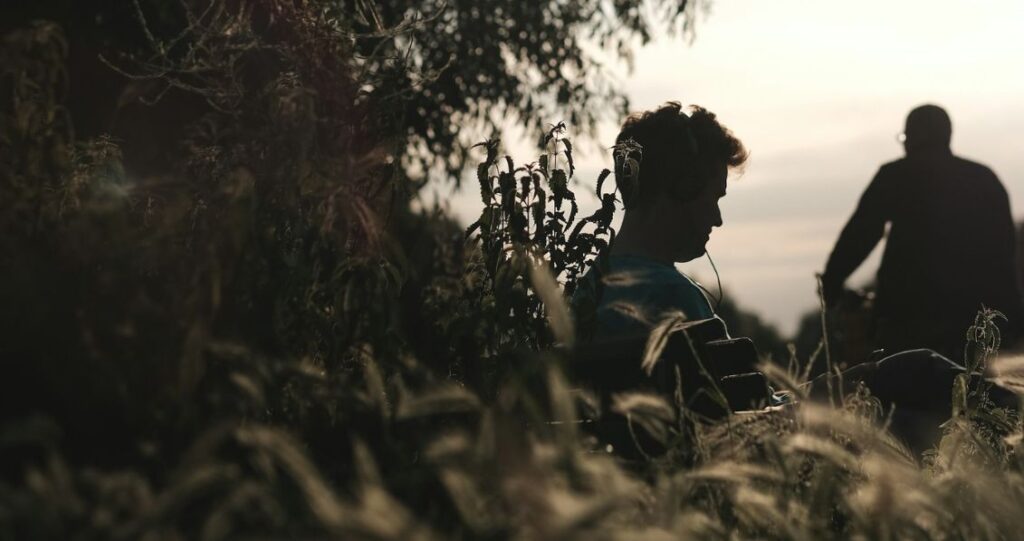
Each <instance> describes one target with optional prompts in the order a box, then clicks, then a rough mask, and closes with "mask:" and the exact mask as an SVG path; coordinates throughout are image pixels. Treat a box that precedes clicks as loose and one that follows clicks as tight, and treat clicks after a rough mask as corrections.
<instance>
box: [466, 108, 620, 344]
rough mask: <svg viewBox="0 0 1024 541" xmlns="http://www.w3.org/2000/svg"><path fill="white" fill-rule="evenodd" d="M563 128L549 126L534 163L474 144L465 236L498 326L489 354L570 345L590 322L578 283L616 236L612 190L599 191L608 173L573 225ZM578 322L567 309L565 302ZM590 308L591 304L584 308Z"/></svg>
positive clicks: (495, 146) (569, 153) (570, 168)
mask: <svg viewBox="0 0 1024 541" xmlns="http://www.w3.org/2000/svg"><path fill="white" fill-rule="evenodd" d="M565 132H566V126H565V124H564V123H559V124H557V125H555V126H552V127H551V128H550V130H548V132H547V133H546V134H545V135H544V137H543V139H542V143H543V147H544V150H545V152H544V154H542V155H541V156H540V158H539V160H538V161H536V162H532V163H528V164H526V165H520V166H518V167H517V166H516V164H515V162H514V161H513V159H512V157H510V156H504V157H501V156H499V143H500V142H499V141H498V140H489V141H485V142H482V143H479V144H478V145H476V146H477V147H483V148H484V149H485V150H486V157H485V158H484V161H483V162H481V163H480V164H479V165H478V166H477V180H478V182H479V184H480V199H481V201H482V202H483V204H484V208H483V210H482V211H481V213H480V219H478V220H477V221H476V222H474V223H473V224H472V225H471V226H470V227H469V229H468V230H467V232H466V236H467V240H468V242H470V243H471V244H472V245H473V246H474V248H475V252H474V256H473V257H474V259H475V261H474V263H475V265H473V264H472V263H471V266H475V268H476V269H477V270H478V272H482V273H483V274H484V275H485V277H486V279H485V281H486V285H485V287H484V288H482V290H481V292H480V294H481V298H480V299H479V300H480V301H481V307H483V308H485V309H491V308H493V310H494V312H493V313H494V314H495V319H496V323H497V325H496V326H497V328H499V329H501V330H500V332H498V333H497V334H496V335H495V336H493V337H492V342H491V344H489V346H490V348H491V349H492V352H495V353H496V352H500V351H503V350H507V349H510V348H516V347H524V346H525V347H528V348H531V349H544V348H547V347H549V346H551V345H553V344H555V343H560V344H563V345H571V344H572V342H573V340H574V337H575V335H576V330H577V329H576V323H580V324H581V325H582V326H586V325H589V319H592V317H591V316H592V314H591V315H590V316H588V315H587V312H588V311H589V312H592V306H587V303H586V302H582V303H581V302H579V298H592V297H593V296H592V295H589V292H587V291H581V289H586V288H587V286H586V285H584V282H586V281H585V280H584V279H583V278H584V276H585V275H586V273H587V271H588V270H589V269H590V268H591V267H592V266H593V265H595V264H596V265H601V264H603V261H605V260H606V258H607V252H608V250H607V248H608V247H609V246H610V244H611V242H612V241H613V240H614V239H615V230H614V229H613V228H612V219H613V218H614V216H615V210H616V203H617V201H618V199H617V197H616V192H615V189H614V188H612V189H611V190H609V191H605V190H604V183H605V180H607V178H608V176H609V175H610V174H611V171H609V170H608V169H604V170H603V171H601V173H600V175H598V178H597V185H596V193H597V196H598V198H599V199H600V201H601V204H600V207H599V208H598V209H597V210H596V211H595V212H594V213H593V214H591V215H589V216H586V217H584V218H582V219H579V220H577V216H578V214H579V205H578V203H577V200H576V194H575V193H574V192H573V190H572V188H571V187H570V184H572V183H576V180H575V179H574V178H573V176H574V174H575V172H576V167H575V163H574V161H573V148H572V143H571V142H570V140H569V139H568V138H567V137H566V136H565ZM574 295H575V296H576V297H579V298H577V299H574V300H576V301H577V302H575V303H574V304H576V305H577V306H581V305H582V308H581V309H579V310H577V319H578V321H576V322H574V318H573V316H572V315H571V314H570V312H569V308H568V305H569V302H567V301H568V300H569V299H573V297H574ZM591 304H592V303H591Z"/></svg>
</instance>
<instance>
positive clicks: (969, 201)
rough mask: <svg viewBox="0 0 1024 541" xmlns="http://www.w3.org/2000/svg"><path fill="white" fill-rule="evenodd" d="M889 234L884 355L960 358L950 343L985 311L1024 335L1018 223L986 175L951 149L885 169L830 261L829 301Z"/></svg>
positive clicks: (883, 288)
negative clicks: (916, 352) (914, 351)
mask: <svg viewBox="0 0 1024 541" xmlns="http://www.w3.org/2000/svg"><path fill="white" fill-rule="evenodd" d="M886 224H889V225H890V228H889V234H888V240H887V241H886V246H885V253H884V255H883V256H882V263H881V266H880V267H879V269H878V282H877V296H876V301H875V321H876V323H877V327H878V334H879V336H880V337H881V338H880V343H879V345H880V346H882V347H888V348H890V349H896V348H910V347H932V348H935V349H939V350H940V351H944V352H946V353H947V354H950V355H954V356H956V355H957V351H956V350H957V349H958V348H957V347H955V346H953V345H950V344H949V342H951V341H956V342H957V343H962V341H963V336H964V332H965V331H966V329H967V327H968V326H970V324H971V322H972V321H973V319H974V316H975V314H976V313H977V311H978V309H979V308H980V307H981V306H982V305H984V306H986V307H989V308H995V309H997V310H1000V311H1001V312H1003V313H1004V314H1005V315H1006V316H1007V317H1008V318H1009V325H1004V326H1003V329H1004V331H1006V332H1008V333H1009V334H1011V335H1016V334H1017V333H1018V331H1017V329H1019V328H1021V324H1022V323H1024V322H1022V321H1021V319H1022V316H1024V306H1022V302H1021V294H1020V289H1019V286H1018V282H1017V272H1016V263H1015V246H1016V243H1015V240H1014V238H1015V231H1014V225H1013V218H1012V216H1011V215H1010V204H1009V199H1008V197H1007V194H1006V190H1005V189H1004V188H1003V185H1002V183H1000V182H999V179H998V178H997V177H996V175H995V174H994V173H993V172H992V171H991V170H990V169H988V168H987V167H985V166H984V165H981V164H978V163H974V162H971V161H968V160H964V159H961V158H958V157H956V156H954V155H953V154H952V153H950V152H949V151H948V149H943V150H935V151H930V152H923V153H919V154H911V155H909V156H908V157H906V158H904V159H901V160H897V161H894V162H891V163H887V164H885V165H883V166H882V167H881V168H880V169H879V170H878V174H876V175H875V178H874V179H873V180H872V181H871V184H870V185H869V186H868V187H867V189H866V190H865V192H864V195H863V196H862V197H861V200H860V203H859V204H858V205H857V209H856V211H855V212H854V214H853V216H852V217H851V218H850V221H849V222H848V223H847V224H846V227H845V228H844V229H843V232H842V234H841V235H840V237H839V240H838V241H837V242H836V246H835V248H834V249H833V251H832V254H831V256H830V257H829V260H828V264H827V265H826V267H825V273H824V276H823V285H824V289H825V294H826V300H828V299H830V298H836V297H837V293H839V292H840V291H841V289H842V287H843V282H844V281H845V280H846V278H847V277H848V276H849V275H850V273H852V272H853V271H854V269H856V268H857V267H858V266H859V265H860V264H861V262H862V261H863V260H864V258H865V257H867V255H868V254H869V253H870V252H871V250H872V249H873V248H874V246H875V245H876V244H877V243H878V240H879V239H881V238H882V236H883V234H884V232H885V226H886ZM954 335H955V336H954ZM943 341H945V342H946V343H938V342H943Z"/></svg>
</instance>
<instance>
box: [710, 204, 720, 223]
mask: <svg viewBox="0 0 1024 541" xmlns="http://www.w3.org/2000/svg"><path fill="white" fill-rule="evenodd" d="M711 225H712V226H714V227H722V209H720V208H718V207H715V216H714V221H713V222H712V223H711Z"/></svg>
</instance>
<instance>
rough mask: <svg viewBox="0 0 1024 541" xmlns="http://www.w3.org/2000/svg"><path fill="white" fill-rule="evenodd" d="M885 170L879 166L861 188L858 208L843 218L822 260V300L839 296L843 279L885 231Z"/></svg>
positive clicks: (886, 183)
mask: <svg viewBox="0 0 1024 541" xmlns="http://www.w3.org/2000/svg"><path fill="white" fill-rule="evenodd" d="M885 172H886V168H885V167H883V168H882V169H879V170H878V173H876V174H875V178H874V179H872V180H871V184H869V185H868V187H867V189H866V190H864V194H863V195H862V196H861V198H860V202H859V203H858V204H857V209H856V210H854V212H853V216H851V217H850V221H848V222H846V227H844V228H843V232H842V233H840V235H839V240H837V241H836V245H835V247H834V248H833V249H832V254H831V255H830V256H829V258H828V263H826V264H825V273H824V274H823V275H822V280H821V281H822V286H823V287H824V291H823V294H824V295H825V302H826V303H827V304H829V305H832V304H835V302H837V301H838V300H839V297H840V294H841V293H842V290H843V284H844V283H845V282H846V279H847V278H848V277H849V276H850V274H852V273H853V271H854V270H856V269H857V267H859V266H860V264H861V263H863V262H864V259H865V258H866V257H867V256H868V254H870V253H871V250H873V249H874V248H875V245H876V244H878V241H879V239H881V238H882V234H883V233H885V223H886V222H887V221H888V220H889V216H888V213H887V212H886V210H885V209H886V206H887V205H886V202H887V200H888V198H887V195H886V192H887V191H888V184H889V182H888V181H887V179H886V177H887V176H888V175H886V173H885Z"/></svg>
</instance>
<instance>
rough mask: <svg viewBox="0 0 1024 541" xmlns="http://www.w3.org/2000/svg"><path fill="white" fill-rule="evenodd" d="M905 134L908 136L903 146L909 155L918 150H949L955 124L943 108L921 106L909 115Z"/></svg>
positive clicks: (929, 105)
mask: <svg viewBox="0 0 1024 541" xmlns="http://www.w3.org/2000/svg"><path fill="white" fill-rule="evenodd" d="M903 133H904V134H905V135H906V140H905V141H904V143H903V146H904V148H906V149H907V152H908V153H909V152H913V151H917V150H928V149H948V148H949V140H950V137H951V136H952V134H953V124H952V122H950V120H949V115H948V114H946V111H945V110H944V109H943V108H942V107H939V106H938V105H931V104H928V105H921V106H920V107H916V108H914V110H913V111H910V114H908V115H907V125H906V128H905V129H904V130H903Z"/></svg>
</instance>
